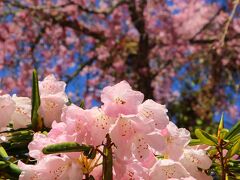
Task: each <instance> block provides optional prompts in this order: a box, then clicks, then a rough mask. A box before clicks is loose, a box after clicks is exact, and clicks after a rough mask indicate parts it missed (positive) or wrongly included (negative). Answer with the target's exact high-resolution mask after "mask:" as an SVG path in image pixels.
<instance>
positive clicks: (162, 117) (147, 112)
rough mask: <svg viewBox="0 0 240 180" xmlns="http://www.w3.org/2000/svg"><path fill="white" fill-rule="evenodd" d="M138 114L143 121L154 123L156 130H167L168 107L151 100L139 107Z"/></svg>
mask: <svg viewBox="0 0 240 180" xmlns="http://www.w3.org/2000/svg"><path fill="white" fill-rule="evenodd" d="M138 113H139V116H140V118H142V119H143V121H147V122H151V121H152V122H153V124H154V126H155V128H157V129H160V130H161V129H163V128H165V127H166V126H167V124H168V123H169V118H168V116H167V109H166V107H165V106H164V105H161V104H158V103H156V102H154V101H153V100H150V99H148V100H146V101H145V102H144V103H142V104H141V105H139V107H138Z"/></svg>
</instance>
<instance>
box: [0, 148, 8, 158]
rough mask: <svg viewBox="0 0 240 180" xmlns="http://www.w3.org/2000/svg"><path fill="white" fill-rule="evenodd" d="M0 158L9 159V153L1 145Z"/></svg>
mask: <svg viewBox="0 0 240 180" xmlns="http://www.w3.org/2000/svg"><path fill="white" fill-rule="evenodd" d="M0 156H1V157H2V158H7V157H8V154H7V152H6V151H5V149H4V148H3V147H2V146H1V145H0Z"/></svg>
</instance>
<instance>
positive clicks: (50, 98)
mask: <svg viewBox="0 0 240 180" xmlns="http://www.w3.org/2000/svg"><path fill="white" fill-rule="evenodd" d="M65 86H66V84H65V82H63V81H57V80H56V79H55V77H54V76H53V75H49V76H47V77H46V78H44V80H43V81H39V90H40V98H41V104H40V109H39V113H40V115H41V116H42V117H43V120H44V125H45V126H46V127H51V124H52V122H53V121H57V122H60V118H61V113H62V109H63V107H64V104H65V103H66V102H67V101H68V98H67V95H66V93H65V92H64V91H65Z"/></svg>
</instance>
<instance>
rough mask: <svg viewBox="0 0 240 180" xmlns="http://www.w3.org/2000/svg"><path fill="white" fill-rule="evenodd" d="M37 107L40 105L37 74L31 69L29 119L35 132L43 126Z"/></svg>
mask: <svg viewBox="0 0 240 180" xmlns="http://www.w3.org/2000/svg"><path fill="white" fill-rule="evenodd" d="M39 107H40V94H39V86H38V75H37V71H36V70H33V74H32V112H31V121H32V128H33V130H34V131H35V132H36V131H39V130H41V129H42V127H43V121H42V118H41V117H40V116H39V115H38V109H39Z"/></svg>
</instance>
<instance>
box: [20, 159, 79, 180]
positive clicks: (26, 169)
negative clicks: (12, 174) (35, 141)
mask: <svg viewBox="0 0 240 180" xmlns="http://www.w3.org/2000/svg"><path fill="white" fill-rule="evenodd" d="M18 166H19V167H20V169H21V170H22V173H21V175H20V177H19V179H20V180H31V179H36V180H49V179H58V180H66V179H68V180H80V179H82V177H83V173H82V170H81V165H80V164H78V163H75V162H74V161H71V159H69V158H68V157H67V156H63V157H59V156H45V157H44V158H42V159H41V160H40V161H38V163H37V164H36V165H26V164H24V163H22V162H21V161H19V162H18Z"/></svg>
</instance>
